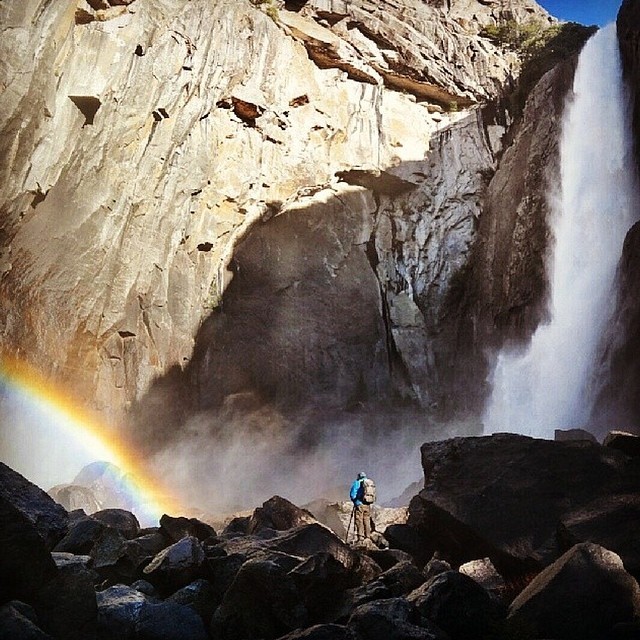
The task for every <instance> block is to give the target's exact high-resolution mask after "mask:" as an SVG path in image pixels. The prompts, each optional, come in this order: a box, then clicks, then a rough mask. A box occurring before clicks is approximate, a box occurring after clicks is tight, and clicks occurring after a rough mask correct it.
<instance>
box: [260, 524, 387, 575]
mask: <svg viewBox="0 0 640 640" xmlns="http://www.w3.org/2000/svg"><path fill="white" fill-rule="evenodd" d="M265 546H266V547H267V548H269V549H272V550H277V551H281V552H283V553H289V554H292V555H296V556H301V557H303V558H308V557H310V556H312V555H315V554H316V553H321V552H326V553H330V554H331V555H332V556H333V557H334V558H336V560H338V561H339V562H341V563H342V564H343V565H344V566H345V567H346V568H347V569H349V570H352V569H353V570H358V571H359V570H361V569H362V570H364V571H365V572H366V573H367V576H366V577H367V578H368V577H369V573H370V568H371V567H370V564H368V563H367V559H366V558H365V557H364V556H363V555H362V554H359V553H356V552H355V551H354V550H353V549H351V547H349V545H347V544H345V543H344V542H343V541H342V540H341V539H340V538H338V536H336V534H335V533H333V531H331V530H330V529H328V528H327V527H325V526H324V525H321V524H320V523H314V524H307V525H302V526H300V527H296V528H295V529H291V530H290V531H287V532H284V533H282V534H281V535H279V536H277V537H275V538H274V539H273V540H269V541H268V542H267V543H266V544H265ZM371 563H372V564H373V561H371ZM378 573H379V571H378ZM363 579H364V577H363Z"/></svg>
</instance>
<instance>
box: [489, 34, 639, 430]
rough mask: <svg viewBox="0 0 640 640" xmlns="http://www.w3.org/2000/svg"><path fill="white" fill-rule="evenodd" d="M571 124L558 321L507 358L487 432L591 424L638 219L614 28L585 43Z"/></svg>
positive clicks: (567, 128) (497, 376) (561, 203)
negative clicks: (602, 348)
mask: <svg viewBox="0 0 640 640" xmlns="http://www.w3.org/2000/svg"><path fill="white" fill-rule="evenodd" d="M573 91H574V97H573V100H572V101H571V103H570V104H568V105H567V108H566V109H565V113H564V116H563V123H562V139H561V143H560V163H561V189H560V195H559V197H558V198H557V201H556V203H555V206H554V220H553V223H552V224H553V226H554V229H553V232H554V236H555V246H554V249H553V251H554V253H553V258H552V261H551V274H550V275H551V302H550V304H551V307H550V318H551V320H550V322H549V324H545V325H542V326H540V327H539V328H538V330H537V331H536V332H535V334H534V335H533V337H532V339H531V343H530V345H529V347H528V349H527V351H526V352H525V353H518V354H514V353H511V354H509V353H501V354H500V356H499V357H498V362H497V365H496V369H495V371H494V374H493V393H492V396H491V398H490V400H489V402H488V404H487V407H486V410H485V414H484V417H483V422H484V429H485V433H495V432H497V431H513V432H518V433H523V434H527V435H532V436H536V437H553V433H554V430H555V429H567V428H573V427H581V426H585V424H586V422H587V421H588V418H589V414H590V410H591V404H592V399H591V398H590V397H589V391H588V387H589V378H590V374H591V372H592V370H593V364H594V358H595V355H596V350H597V347H598V344H599V340H600V338H601V335H602V331H603V329H604V326H605V325H606V323H607V320H608V319H609V317H610V313H611V306H612V288H613V282H614V278H615V271H616V266H617V264H618V261H619V259H620V255H621V252H622V245H623V241H624V237H625V235H626V233H627V231H628V230H629V228H630V227H631V225H632V224H633V222H634V221H635V220H636V219H637V217H638V203H639V200H638V195H637V193H638V189H637V184H636V178H635V175H636V174H635V170H634V166H635V165H634V160H633V138H632V134H631V125H630V117H629V114H630V108H629V101H628V98H627V95H626V92H625V88H624V84H623V80H622V70H621V62H620V54H619V49H618V41H617V34H616V28H615V25H614V24H612V25H609V26H608V27H606V28H604V29H601V30H600V31H598V32H597V33H596V34H595V35H594V36H593V37H592V38H591V39H590V40H589V41H588V42H587V44H586V45H585V47H584V49H583V51H582V53H581V55H580V60H579V62H578V67H577V69H576V75H575V79H574V86H573Z"/></svg>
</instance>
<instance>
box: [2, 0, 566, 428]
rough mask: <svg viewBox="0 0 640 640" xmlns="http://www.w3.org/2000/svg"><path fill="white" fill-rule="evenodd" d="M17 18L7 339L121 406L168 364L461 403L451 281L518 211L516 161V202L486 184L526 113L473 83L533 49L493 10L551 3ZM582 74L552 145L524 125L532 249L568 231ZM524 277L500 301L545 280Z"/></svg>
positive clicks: (164, 9)
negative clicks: (566, 165)
mask: <svg viewBox="0 0 640 640" xmlns="http://www.w3.org/2000/svg"><path fill="white" fill-rule="evenodd" d="M268 7H271V9H270V10H268ZM276 12H277V19H275V18H276V15H275V14H276ZM268 13H270V14H271V15H267V14H268ZM0 19H1V21H2V23H3V24H5V25H7V27H8V29H7V31H6V34H5V35H6V37H5V38H3V45H2V47H3V56H2V57H3V59H4V60H5V61H6V62H5V63H4V65H5V66H4V67H3V71H4V73H5V76H6V77H5V78H4V79H3V84H4V86H5V87H6V90H5V91H3V93H2V97H1V98H0V150H1V151H2V153H1V154H0V155H2V156H3V157H4V158H6V161H5V162H4V163H3V166H2V167H1V172H2V173H1V177H2V181H1V184H2V189H1V191H0V207H2V212H3V227H2V238H1V239H0V248H1V254H0V273H1V274H2V279H1V280H0V292H1V295H2V299H3V305H2V310H1V311H0V326H1V327H2V329H1V332H0V346H1V347H2V348H3V349H4V350H6V351H8V352H10V353H21V354H22V353H25V354H27V358H28V359H29V361H30V362H31V363H33V364H34V365H36V366H38V367H39V368H41V369H43V370H45V372H46V373H50V374H52V375H55V377H57V378H59V379H61V380H63V381H64V382H66V383H68V384H69V385H70V386H71V387H72V388H73V389H75V390H76V391H77V392H78V393H79V394H81V395H82V396H83V397H85V398H87V400H88V401H89V402H90V403H91V404H94V405H97V406H98V408H100V409H101V410H103V412H104V413H107V414H111V415H112V416H120V415H121V414H122V412H124V411H126V410H128V409H129V408H130V407H131V406H132V404H136V403H139V402H140V401H141V399H142V398H143V397H144V395H145V393H146V392H147V391H148V390H149V388H150V384H151V381H152V380H153V379H154V378H156V377H158V376H163V375H164V376H165V377H164V378H162V379H161V380H159V381H158V383H157V385H156V386H155V387H154V388H153V389H152V391H153V390H154V389H158V388H160V389H162V391H163V392H164V393H166V396H165V397H164V398H163V401H165V402H167V403H168V404H170V405H172V408H173V405H174V403H173V400H174V397H173V396H172V394H175V395H176V396H177V398H178V400H181V399H182V400H185V397H186V400H185V402H186V404H187V405H188V404H190V403H191V404H192V403H193V401H195V404H196V406H197V407H198V408H201V409H207V408H211V407H217V406H219V404H220V402H221V397H222V396H224V395H225V394H227V395H228V394H232V393H236V392H243V393H244V392H250V393H255V394H257V395H258V396H259V397H261V398H266V399H268V400H269V401H270V402H275V403H276V404H278V405H283V406H286V407H291V406H292V405H296V403H301V404H308V403H311V404H316V405H318V406H324V405H325V403H326V401H327V399H330V400H331V403H332V407H337V408H338V409H339V410H343V409H344V408H345V407H347V406H353V405H355V406H358V404H359V403H361V402H366V401H367V400H369V399H371V398H374V397H384V396H386V397H389V398H397V397H401V398H408V399H410V400H411V401H412V402H415V403H417V404H418V405H419V406H421V407H432V408H435V407H436V406H437V407H440V408H441V409H442V410H456V409H457V408H458V407H457V406H446V405H447V398H448V397H456V396H457V394H451V393H447V391H450V384H451V381H452V380H453V379H454V378H455V373H453V372H450V373H446V372H445V371H444V370H445V368H444V365H443V363H444V362H448V361H449V359H450V357H451V356H452V355H456V357H455V358H454V362H458V361H459V362H460V366H463V363H464V366H466V362H465V358H464V357H462V356H460V357H459V358H458V357H457V354H454V353H453V352H455V351H456V349H457V347H456V346H455V344H456V340H455V335H456V333H457V332H458V330H459V327H458V326H457V324H456V323H453V325H452V324H451V323H450V319H451V317H452V315H451V314H452V307H451V301H450V296H451V295H454V294H455V293H456V291H458V292H459V286H458V285H459V283H460V278H462V279H464V278H463V277H462V276H461V275H460V274H461V273H465V271H464V269H465V267H466V266H467V265H468V264H469V260H470V247H471V245H472V243H473V241H474V240H475V237H476V233H477V231H478V220H479V219H480V218H481V216H484V214H485V212H486V211H493V212H494V213H493V214H488V215H489V217H491V216H492V215H493V216H497V215H498V213H499V212H502V207H503V203H502V201H500V199H499V196H498V191H499V190H500V184H499V182H496V186H495V188H494V189H493V190H492V191H491V192H492V193H493V194H494V195H493V196H492V199H491V202H492V203H493V204H490V205H489V206H485V204H483V197H484V196H483V194H484V193H485V191H486V190H487V183H488V182H489V180H490V178H491V176H492V175H493V173H494V172H495V170H496V168H498V164H499V163H498V159H499V155H500V153H501V152H502V150H503V146H502V137H503V134H504V133H505V131H506V127H507V125H508V124H509V122H508V117H507V115H506V114H505V112H504V109H502V108H499V107H498V108H494V107H492V108H490V109H480V108H475V105H479V104H482V103H484V102H486V101H487V100H493V99H496V98H498V97H499V96H501V95H502V93H503V91H505V90H506V89H507V88H508V87H510V86H511V85H512V84H513V82H514V80H515V78H516V77H517V74H518V72H519V68H520V60H519V58H518V56H517V55H516V53H514V52H512V51H506V50H502V49H500V48H498V47H497V46H496V45H495V44H494V43H493V42H492V41H491V40H489V39H488V38H486V37H484V36H483V32H482V27H483V26H484V25H490V24H495V23H496V22H499V21H504V20H509V19H515V20H519V21H521V22H524V21H529V20H536V21H539V22H540V23H541V24H545V25H549V24H551V22H552V20H551V19H550V18H549V16H548V15H547V14H546V13H545V12H544V11H543V10H542V9H541V8H540V7H538V6H537V5H536V4H535V3H534V2H532V1H530V0H518V1H516V0H509V2H501V3H497V2H485V1H482V2H480V1H476V0H472V1H471V2H466V1H465V2H462V1H460V2H447V3H446V4H445V3H423V2H418V0H402V1H401V2H400V3H399V4H398V3H397V2H381V3H377V4H376V5H375V6H373V5H371V4H370V3H368V2H364V0H359V1H358V2H349V3H345V2H333V1H331V2H327V1H321V0H318V1H310V2H293V1H292V2H284V3H282V2H278V3H271V4H270V3H262V4H261V5H259V6H258V5H255V4H254V3H250V2H248V1H242V2H235V1H231V0H224V1H222V2H216V3H215V5H214V6H211V3H209V2H206V1H205V0H196V1H193V2H187V0H169V1H166V0H165V1H163V2H160V1H159V0H157V1H151V2H136V1H132V2H127V3H118V4H117V5H114V6H111V4H110V3H108V2H101V1H98V0H96V1H94V2H90V3H86V2H83V3H80V5H78V9H77V11H76V10H75V9H74V8H73V7H72V8H67V7H66V6H65V7H63V6H62V5H60V4H57V3H47V4H46V5H44V6H41V5H40V4H39V3H37V2H36V1H35V0H30V1H29V2H25V3H21V5H20V7H19V8H16V7H14V6H3V7H2V8H1V9H0ZM205 25H206V28H205ZM229 33H236V34H242V37H240V38H239V39H237V42H235V45H234V47H228V46H226V45H224V44H221V43H227V42H229V38H228V34H229ZM245 36H246V37H245ZM34 52H35V54H34ZM88 64H91V68H92V72H91V73H90V74H89V73H87V72H86V69H87V65H88ZM283 68H286V69H287V73H286V74H282V73H281V72H280V70H281V69H283ZM561 85H562V83H558V84H557V85H553V86H554V87H555V88H554V89H551V88H550V87H551V85H548V86H547V87H546V88H544V87H543V89H541V91H542V94H539V97H538V103H537V106H536V108H535V109H541V110H542V111H540V112H539V111H537V110H536V112H535V119H536V122H540V123H551V128H550V129H545V130H544V131H540V132H538V134H539V139H540V140H541V144H543V143H544V142H548V144H549V149H546V148H535V149H534V150H533V154H534V155H533V157H532V158H528V156H527V153H528V152H527V151H525V150H524V149H526V148H528V144H527V141H528V139H527V138H526V136H527V135H528V134H526V133H523V134H522V136H520V137H521V138H522V140H523V142H521V143H519V142H517V140H515V139H514V145H515V146H516V147H518V148H522V149H523V150H522V151H520V152H516V151H514V152H513V153H514V154H515V155H516V156H518V157H519V158H520V160H519V161H518V162H519V163H520V164H523V163H526V162H527V161H528V160H530V161H531V166H532V170H531V176H530V179H527V181H526V185H525V186H526V188H525V190H524V191H523V192H522V193H521V194H520V195H519V196H518V197H517V198H515V199H513V200H512V201H509V204H508V208H509V211H510V212H516V211H518V212H519V213H518V214H516V213H513V215H512V214H511V213H510V214H509V216H510V219H511V220H512V221H513V219H518V220H520V221H521V223H519V224H516V225H515V226H513V225H512V226H513V228H512V229H511V230H508V229H507V230H505V231H504V234H505V238H507V239H511V238H510V237H509V233H511V234H512V235H513V234H515V236H517V237H520V236H521V235H522V234H524V235H525V236H527V238H530V240H526V241H525V240H523V241H522V242H524V244H527V243H529V244H531V247H530V248H531V251H532V252H533V251H534V250H536V251H537V250H538V249H539V248H540V247H541V245H542V244H543V240H544V239H545V233H544V222H541V221H540V216H539V215H538V214H539V212H540V210H541V208H543V206H542V204H541V203H539V202H537V201H536V197H533V196H532V197H529V195H528V190H529V187H530V186H531V188H533V187H534V186H535V187H536V188H537V187H539V186H540V184H537V182H538V181H537V178H538V177H540V175H541V174H540V171H541V169H540V167H541V166H543V165H544V163H545V162H546V163H547V164H550V165H552V159H551V157H552V155H553V145H554V144H555V143H554V132H553V126H552V125H553V123H554V122H555V115H554V114H555V109H556V107H557V103H558V99H557V98H556V95H558V96H559V95H561V94H562V93H563V92H564V90H565V87H564V86H561ZM553 91H558V93H557V94H555V93H554V94H553V95H552V92H553ZM534 103H535V102H534ZM460 109H462V111H458V110H460ZM548 109H551V110H552V112H551V113H549V111H548ZM527 117H529V116H527ZM527 126H528V125H527ZM540 126H543V125H540ZM526 129H527V127H526V126H524V130H526ZM523 136H524V137H523ZM517 137H518V136H516V138H517ZM509 142H511V141H509ZM543 146H544V144H543ZM506 157H507V155H506V154H505V158H506ZM518 166H519V165H518ZM512 168H513V165H512V164H506V165H505V166H504V175H507V174H508V173H509V171H510V170H511V169H512ZM530 201H531V202H533V203H534V204H533V206H532V207H530V206H529V203H530ZM504 206H507V205H506V204H505V205H504ZM525 209H526V210H527V211H526V212H525V211H524V210H525ZM527 212H528V213H527ZM520 214H522V215H520ZM509 216H507V218H509ZM523 216H524V217H523ZM525 218H526V220H525ZM530 218H531V219H530ZM533 218H535V222H534V221H533ZM523 220H525V221H524V222H523ZM532 226H533V227H535V231H534V232H533V233H531V234H530V233H529V230H530V229H531V227H532ZM515 236H514V237H515ZM499 242H500V244H502V238H501V239H500V241H499ZM522 242H521V243H520V244H522ZM496 246H497V245H496ZM514 246H516V249H517V251H520V248H521V247H520V245H518V244H517V243H516V245H514ZM496 251H497V249H496ZM523 256H524V257H523V260H524V261H528V260H529V259H530V257H531V256H530V254H529V253H528V252H527V251H525V252H524V254H523ZM514 259H515V258H514ZM535 260H538V258H537V257H536V258H535ZM535 260H534V262H535ZM507 262H508V260H507ZM536 265H538V263H537V262H535V265H534V267H533V270H534V271H535V272H536V273H537V272H538V270H539V268H538V266H539V265H538V266H536ZM528 269H529V267H528V266H523V265H512V267H511V271H512V272H513V273H512V275H513V279H515V278H516V277H517V276H518V275H519V274H520V273H521V272H522V271H527V270H528ZM456 278H457V280H456ZM514 281H515V280H514ZM229 282H231V284H230V285H229ZM456 283H457V284H456ZM507 285H508V286H507ZM507 285H505V286H506V292H505V291H504V287H503V288H502V289H501V290H500V291H501V293H500V296H499V297H500V302H499V308H500V309H513V308H517V307H518V305H520V306H521V305H525V306H526V305H529V304H530V303H531V304H533V306H534V307H535V300H536V299H537V297H538V296H540V295H541V294H540V291H541V290H543V289H544V287H543V286H542V285H540V283H539V282H538V281H536V282H534V284H532V285H531V287H530V288H531V291H529V289H527V290H526V291H523V290H520V289H519V287H520V285H518V287H515V290H513V289H514V286H515V285H513V283H512V282H511V280H510V283H507ZM512 285H513V286H512ZM522 286H524V285H522ZM528 286H529V285H527V287H528ZM525 288H526V287H525ZM532 301H533V302H532ZM491 304H494V303H493V302H492V303H491ZM496 304H498V303H496ZM455 308H457V307H455ZM53 309H55V312H52V311H51V310H53ZM51 313H54V315H55V318H54V319H55V321H54V322H52V321H51ZM522 314H524V316H526V317H527V318H529V319H528V320H527V321H526V322H525V324H527V325H528V324H530V323H531V322H534V321H535V319H536V318H538V317H539V313H537V312H530V311H522V313H521V314H520V315H522ZM516 315H517V314H516ZM507 316H509V317H507V318H505V325H507V326H511V325H512V324H513V323H514V322H517V320H514V318H513V317H511V316H513V314H507ZM445 326H446V327H447V328H446V330H445V329H444V328H443V327H445ZM463 334H464V335H468V332H467V329H466V328H464V329H463ZM312 337H313V339H311V338H312ZM237 340H243V358H242V359H240V358H237V357H236V356H235V355H233V354H231V355H230V352H229V349H230V345H233V346H234V348H235V345H236V344H237V342H236V341H237ZM463 344H464V341H463ZM27 346H28V348H27ZM465 349H467V347H466V346H465ZM232 353H233V352H232ZM265 354H266V355H268V356H269V357H267V358H265ZM285 361H286V366H284V365H283V363H284V362H285ZM456 366H457V365H456ZM481 366H482V365H480V368H481ZM183 368H186V370H185V372H184V373H182V369H183ZM454 368H455V366H454ZM83 372H86V374H85V373H83ZM194 381H196V384H195V385H194V384H192V383H193V382H194ZM174 382H176V383H177V384H174ZM185 388H187V389H191V391H185ZM476 395H477V394H476ZM473 401H474V397H473V394H472V397H471V398H470V399H469V400H468V401H467V399H465V398H462V399H461V400H460V403H461V404H462V405H463V406H464V405H465V403H467V404H472V403H473ZM148 402H149V403H151V405H153V406H155V404H154V402H155V400H154V396H153V393H152V394H151V396H150V398H149V400H148ZM142 404H143V406H144V403H142ZM450 404H451V402H449V405H450ZM453 404H455V403H453ZM175 411H176V413H177V414H178V416H180V415H181V414H183V413H184V406H183V405H182V404H181V403H180V402H177V403H176V406H175ZM142 413H144V408H143V409H142ZM176 420H178V418H177V419H176Z"/></svg>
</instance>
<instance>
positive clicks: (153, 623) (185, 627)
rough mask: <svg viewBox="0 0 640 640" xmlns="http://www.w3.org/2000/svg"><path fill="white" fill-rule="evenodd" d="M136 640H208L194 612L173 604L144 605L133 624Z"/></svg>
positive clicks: (200, 620) (200, 621)
mask: <svg viewBox="0 0 640 640" xmlns="http://www.w3.org/2000/svg"><path fill="white" fill-rule="evenodd" d="M135 634H136V635H135V637H136V640H137V639H140V640H208V638H209V636H208V635H207V631H206V628H205V625H204V623H203V621H202V619H201V618H200V616H199V615H198V613H197V612H196V611H194V610H193V609H192V608H190V607H186V606H183V605H181V604H176V603H175V602H160V603H158V604H151V603H149V604H146V605H145V606H143V607H142V608H141V610H140V613H139V615H138V616H137V619H136V622H135Z"/></svg>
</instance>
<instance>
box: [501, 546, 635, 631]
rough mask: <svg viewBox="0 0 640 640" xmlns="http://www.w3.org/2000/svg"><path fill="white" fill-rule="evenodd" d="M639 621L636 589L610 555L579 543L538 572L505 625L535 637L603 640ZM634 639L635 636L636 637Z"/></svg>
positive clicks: (606, 551) (513, 603) (599, 549)
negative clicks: (619, 628)
mask: <svg viewBox="0 0 640 640" xmlns="http://www.w3.org/2000/svg"><path fill="white" fill-rule="evenodd" d="M639 618H640V587H638V583H637V582H636V580H635V579H634V578H633V577H632V576H631V575H629V573H627V572H626V571H625V569H624V566H623V564H622V561H621V560H620V557H619V556H617V555H616V554H615V553H613V552H612V551H609V550H607V549H604V548H603V547H601V546H599V545H596V544H592V543H582V544H578V545H576V546H575V547H572V548H571V549H570V550H569V551H567V552H566V553H565V554H564V555H563V556H562V557H560V558H559V559H558V560H557V561H556V562H555V563H553V564H552V565H551V566H549V567H547V568H546V569H545V570H544V571H543V572H542V573H540V574H539V575H538V576H537V577H536V578H535V579H534V580H533V581H532V582H531V583H530V584H529V585H528V586H527V587H526V588H525V589H524V591H522V593H521V594H520V595H519V596H518V597H517V598H516V599H515V600H514V601H513V602H512V604H511V607H510V609H509V624H510V626H511V628H512V629H513V630H514V631H515V632H516V633H518V632H521V631H522V630H527V632H528V633H530V634H531V637H534V638H556V639H557V640H602V638H608V637H611V634H612V630H613V629H614V627H616V626H617V625H625V624H627V625H628V624H633V623H634V622H637V621H638V619H639ZM635 637H637V636H635Z"/></svg>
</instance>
